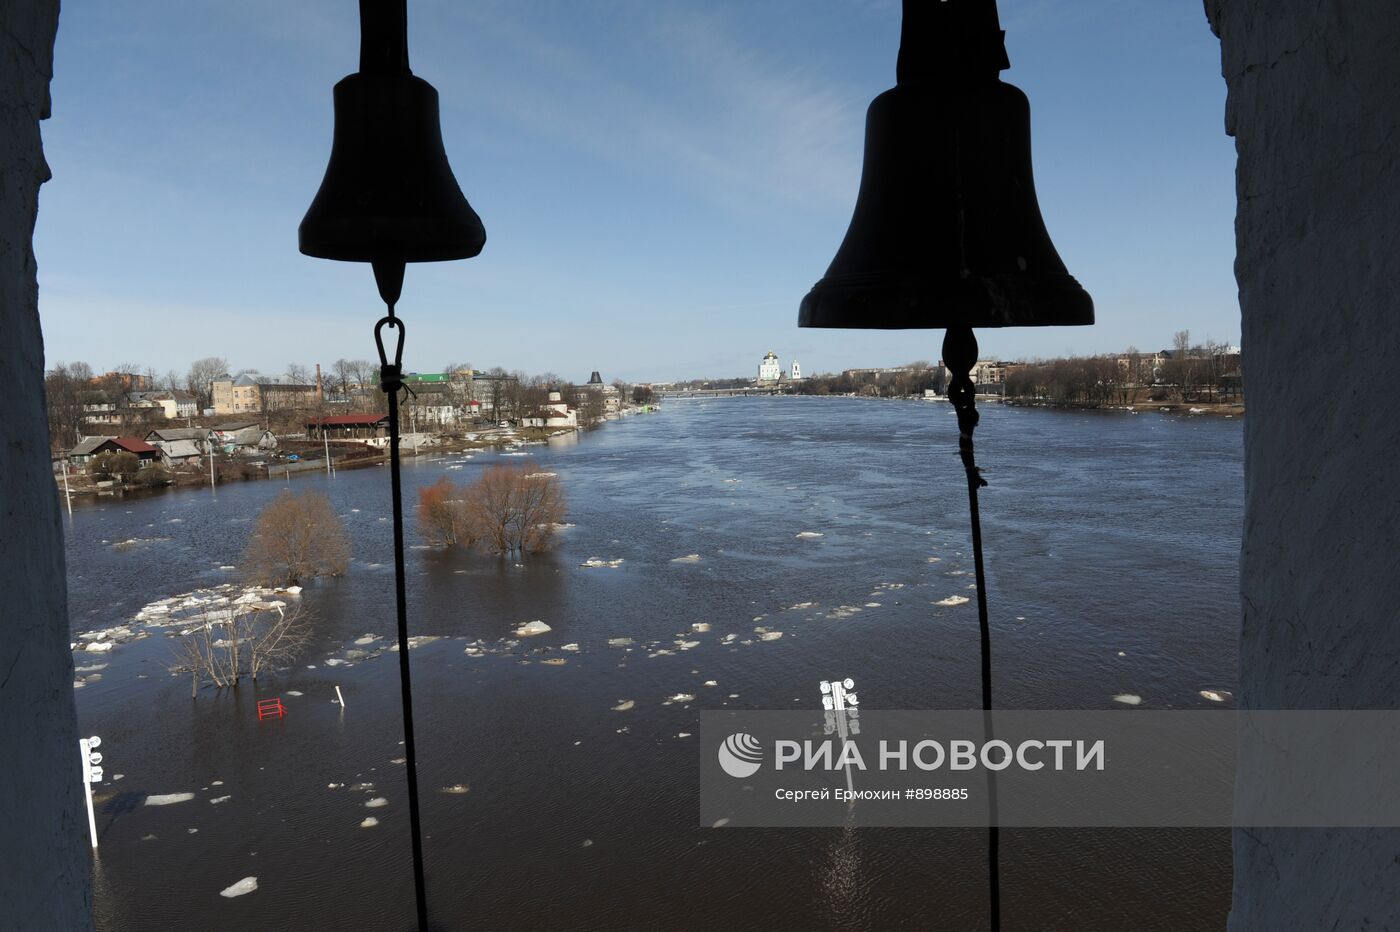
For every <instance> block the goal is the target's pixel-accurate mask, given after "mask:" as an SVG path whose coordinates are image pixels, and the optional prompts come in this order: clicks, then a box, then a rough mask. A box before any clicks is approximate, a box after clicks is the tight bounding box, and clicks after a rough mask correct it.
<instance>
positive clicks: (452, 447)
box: [54, 405, 659, 501]
mask: <svg viewBox="0 0 1400 932" xmlns="http://www.w3.org/2000/svg"><path fill="white" fill-rule="evenodd" d="M642 410H646V411H648V412H651V411H656V410H659V406H655V405H653V406H648V407H647V408H646V409H638V408H624V409H622V410H620V411H618V412H615V413H611V414H608V415H605V416H604V417H603V419H602V420H600V421H599V422H598V423H597V424H596V425H593V426H592V427H587V428H585V427H571V428H566V429H562V430H561V429H550V428H540V427H499V426H493V427H483V428H481V429H480V430H469V431H464V432H461V433H456V432H454V433H446V434H436V433H432V432H430V431H419V432H417V433H414V434H407V435H405V436H403V437H402V438H401V439H400V453H401V455H402V456H403V457H404V458H405V459H408V458H416V457H431V456H443V455H463V454H465V455H468V456H470V455H471V454H473V453H478V452H493V451H495V452H501V451H505V453H506V454H507V455H509V454H510V453H513V452H519V451H520V450H521V449H522V448H523V447H527V446H541V445H545V444H548V443H551V442H553V441H557V440H559V439H561V438H568V437H577V436H578V435H581V434H583V433H585V432H587V431H591V430H595V429H597V428H598V427H602V426H603V425H604V424H606V423H607V422H609V421H613V420H617V419H619V418H622V417H625V416H627V415H630V414H636V413H640V412H641V411H642ZM327 449H329V451H330V454H331V455H330V466H329V469H328V468H327V464H326V454H325V451H326V450H327ZM387 459H388V439H387V438H378V439H377V440H376V441H371V442H355V443H351V442H346V441H338V442H335V443H332V444H331V445H330V446H329V448H327V447H326V446H325V445H323V444H322V443H319V442H316V441H311V440H306V439H305V438H304V437H302V436H300V435H298V436H294V437H284V438H279V446H278V448H277V449H276V450H274V451H269V452H266V453H263V454H259V455H255V456H254V455H250V456H244V457H239V456H224V457H222V458H219V459H217V460H216V462H215V475H214V480H213V482H214V485H215V487H218V486H220V485H228V484H236V483H242V482H252V481H256V480H267V479H276V480H279V481H290V480H291V478H292V477H294V476H306V475H315V474H322V473H327V472H332V471H333V472H341V471H347V470H354V469H361V468H364V467H367V466H380V465H383V464H384V463H385V462H386V461H387ZM56 465H57V464H56ZM161 471H162V472H163V473H164V477H163V481H155V482H152V481H149V480H147V479H146V477H144V476H143V475H142V473H140V472H138V473H137V476H136V477H135V479H134V480H133V481H129V482H126V483H122V482H121V481H118V480H115V479H108V480H98V479H96V478H95V477H94V476H92V475H89V474H88V473H85V472H78V471H76V470H74V471H70V472H69V474H68V475H67V477H66V480H67V481H66V482H65V476H64V475H63V473H62V472H61V471H60V472H56V473H55V475H54V482H55V484H56V486H57V488H58V493H59V495H60V496H64V495H66V496H71V497H72V498H75V499H78V500H80V501H93V500H100V499H105V498H118V497H124V496H128V495H140V496H146V495H150V494H153V493H157V494H158V493H161V492H165V491H168V490H172V489H207V488H209V486H210V475H209V467H208V463H207V460H206V461H205V463H204V465H201V466H182V467H176V468H174V469H168V470H167V469H164V468H163V467H162V469H161Z"/></svg>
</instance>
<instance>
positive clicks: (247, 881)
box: [219, 877, 258, 899]
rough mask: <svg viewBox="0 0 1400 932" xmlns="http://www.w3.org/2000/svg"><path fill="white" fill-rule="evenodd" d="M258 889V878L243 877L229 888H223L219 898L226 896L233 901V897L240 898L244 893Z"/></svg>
mask: <svg viewBox="0 0 1400 932" xmlns="http://www.w3.org/2000/svg"><path fill="white" fill-rule="evenodd" d="M257 888H258V878H256V877H244V878H243V879H242V880H240V881H238V883H236V884H234V885H233V886H231V887H225V888H224V889H222V890H220V891H219V896H226V897H228V898H229V899H233V898H234V897H235V896H242V895H243V894H245V893H252V892H253V891H254V890H256V889H257Z"/></svg>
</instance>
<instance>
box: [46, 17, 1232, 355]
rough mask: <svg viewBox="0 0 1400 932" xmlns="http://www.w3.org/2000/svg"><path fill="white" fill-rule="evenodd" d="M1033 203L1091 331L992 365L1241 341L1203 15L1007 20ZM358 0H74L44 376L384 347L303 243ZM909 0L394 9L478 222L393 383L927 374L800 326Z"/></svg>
mask: <svg viewBox="0 0 1400 932" xmlns="http://www.w3.org/2000/svg"><path fill="white" fill-rule="evenodd" d="M1000 7H1001V16H1002V25H1003V27H1004V28H1005V29H1006V30H1007V49H1008V52H1009V54H1010V57H1011V63H1012V67H1011V70H1010V71H1008V72H1005V73H1004V74H1003V79H1004V80H1006V81H1008V82H1010V83H1013V84H1015V85H1017V86H1018V87H1020V88H1021V89H1022V90H1024V91H1025V92H1026V94H1027V95H1028V96H1029V97H1030V100H1031V119H1032V133H1033V137H1032V141H1033V146H1034V157H1035V174H1036V186H1037V190H1038V193H1039V197H1040V203H1041V209H1042V211H1043V213H1044V215H1045V219H1046V223H1047V226H1048V227H1049V229H1050V232H1051V235H1052V237H1053V238H1054V241H1055V244H1056V246H1057V247H1058V249H1059V251H1060V254H1061V256H1062V257H1063V258H1064V260H1065V263H1066V265H1068V267H1069V269H1070V272H1071V273H1072V274H1074V275H1075V276H1076V277H1077V278H1078V279H1079V280H1080V282H1081V283H1083V284H1084V285H1085V287H1087V288H1088V289H1089V291H1090V292H1091V293H1092V294H1093V296H1094V299H1095V303H1096V307H1097V315H1098V321H1099V323H1098V324H1096V325H1095V326H1094V327H1091V328H1054V329H1018V330H999V331H982V332H981V333H980V340H981V345H982V349H983V352H984V354H987V355H996V356H1001V357H1002V358H1019V357H1033V356H1054V355H1063V354H1070V353H1094V352H1106V351H1115V350H1120V349H1122V348H1124V347H1126V346H1128V345H1130V344H1133V345H1137V346H1138V347H1140V348H1142V349H1148V348H1161V347H1165V346H1168V345H1170V341H1171V335H1172V333H1173V332H1174V331H1177V330H1181V329H1189V330H1190V331H1191V332H1192V335H1193V337H1194V338H1197V339H1201V338H1204V337H1207V336H1209V337H1212V338H1214V339H1217V340H1225V341H1229V342H1237V341H1238V335H1239V310H1238V305H1237V302H1236V287H1235V282H1234V277H1233V272H1232V263H1233V259H1234V233H1233V220H1234V146H1233V143H1232V141H1231V140H1230V139H1228V138H1227V137H1226V136H1225V134H1224V101H1225V86H1224V82H1223V81H1222V79H1221V77H1220V62H1219V44H1218V42H1217V41H1216V40H1215V39H1214V37H1213V36H1212V35H1211V33H1210V31H1209V29H1208V27H1207V25H1206V21H1205V16H1204V14H1203V12H1202V8H1201V4H1200V2H1199V0H1001V4H1000ZM357 14H358V6H357V4H356V3H355V2H353V0H295V2H287V0H239V2H236V3H227V2H220V3H215V2H210V0H183V2H179V3H172V2H168V0H166V2H156V0H131V2H123V3H120V4H114V3H107V2H101V0H66V2H65V3H64V6H63V12H62V18H61V21H60V25H59V33H58V46H57V50H56V56H55V57H56V61H55V75H54V81H53V118H52V119H50V120H49V121H48V122H47V123H46V124H45V125H44V139H45V148H46V152H47V156H48V160H49V163H50V165H51V166H52V169H53V174H54V178H53V180H52V181H50V182H49V183H48V184H47V185H45V187H44V189H43V191H42V192H41V196H40V211H39V224H38V231H37V234H36V251H37V254H38V261H39V282H40V289H41V290H40V310H41V314H42V316H43V319H44V331H45V340H46V344H47V354H48V360H49V362H50V363H53V362H55V361H58V360H74V359H82V360H85V361H87V362H89V363H91V364H92V365H93V366H94V367H95V368H97V369H98V370H99V371H101V370H105V369H107V368H110V367H113V366H116V365H118V364H120V363H124V362H132V363H138V364H140V365H141V366H142V367H143V368H144V367H147V366H149V367H152V368H154V369H155V370H157V371H158V372H161V373H164V372H166V371H167V370H171V369H174V370H177V371H181V372H183V371H184V370H185V369H186V368H187V366H188V364H189V362H190V361H191V360H192V359H195V358H198V357H201V356H208V355H219V356H226V357H228V359H229V361H230V363H231V365H232V366H233V367H234V368H245V367H246V368H260V369H262V370H264V371H268V372H278V371H281V370H282V369H283V368H285V366H286V365H287V364H289V363H302V364H307V365H310V364H314V363H317V362H320V363H321V364H322V365H329V364H330V363H331V362H333V361H334V360H335V359H336V358H338V357H342V356H343V357H351V358H355V357H359V358H370V357H372V356H373V355H374V350H373V341H372V336H371V328H372V326H373V323H374V321H375V320H376V319H377V318H378V316H379V315H380V313H381V308H380V307H379V306H378V305H377V298H376V292H375V289H374V283H373V277H372V275H371V274H370V271H369V269H368V267H366V266H363V265H359V264H348V263H337V262H325V261H320V260H313V259H309V258H306V257H304V256H302V255H301V254H300V253H298V252H297V245H296V228H297V224H298V223H299V222H300V220H301V216H302V214H303V213H304V212H305V210H306V207H307V205H308V204H309V203H310V201H311V198H312V196H313V195H314V194H315V192H316V189H317V186H318V185H319V183H320V180H321V176H322V173H323V172H324V170H325V164H326V157H327V155H328V154H329V151H330V139H331V122H332V112H331V86H332V85H333V84H334V83H335V82H336V81H337V80H339V79H340V78H341V77H342V76H344V75H345V74H348V73H350V72H352V71H354V70H355V68H356V67H357V62H358V48H359V28H358V21H357ZM898 36H899V4H898V2H895V0H736V2H729V0H687V2H682V0H637V2H626V0H616V2H611V0H572V2H563V0H557V2H547V0H410V3H409V49H410V58H411V62H412V65H413V69H414V72H415V73H416V74H418V75H419V76H420V77H423V78H425V79H426V80H428V81H429V82H431V83H432V84H433V85H434V86H435V87H437V89H438V91H439V93H440V94H441V97H442V122H443V134H444V137H445V140H446V144H447V150H448V155H449V156H450V158H451V160H452V164H453V168H454V170H455V172H456V175H457V179H458V181H459V182H460V184H461V186H462V190H463V192H464V193H465V194H466V195H467V198H468V199H469V200H470V201H471V203H472V205H473V206H474V207H475V208H476V210H477V212H478V213H479V214H480V215H481V217H482V220H483V221H484V223H485V225H486V230H487V236H488V240H487V244H486V249H485V250H484V251H483V253H482V255H481V256H480V257H478V258H476V259H473V260H469V261H466V262H456V263H434V264H423V265H413V266H410V267H409V270H408V276H407V280H406V284H405V287H404V296H403V300H402V302H401V304H400V308H399V310H400V313H401V314H402V316H403V317H404V318H405V319H406V321H407V323H408V330H407V333H408V342H407V347H406V350H405V356H404V362H405V365H406V366H407V367H408V368H410V369H416V370H419V371H434V370H436V369H438V368H440V367H441V366H442V365H444V364H446V363H449V362H470V363H472V364H473V365H476V366H478V367H482V368H485V367H490V366H494V365H500V366H504V367H506V368H507V369H523V370H525V371H527V372H542V371H552V372H556V373H559V374H560V375H562V376H564V377H566V378H571V379H579V380H581V379H584V378H586V377H587V375H588V372H589V371H590V370H592V369H599V370H601V371H602V373H603V375H604V377H605V378H607V379H613V378H624V379H628V380H644V379H672V378H689V377H707V376H708V377H719V376H730V375H740V374H744V375H752V374H753V372H754V370H755V368H756V366H757V363H758V360H759V358H760V357H761V356H762V355H763V353H764V352H765V351H767V350H770V349H772V350H775V351H776V352H778V354H779V355H780V357H781V358H782V360H783V362H784V365H785V366H786V365H787V364H788V363H789V362H790V361H791V359H792V358H794V357H796V358H798V359H800V360H801V361H802V364H803V368H804V370H806V371H807V372H818V371H829V370H836V369H840V368H845V367H848V366H872V365H893V364H896V363H900V362H906V361H908V360H910V359H917V358H926V359H932V358H936V357H937V356H938V347H939V344H940V341H941V338H942V337H941V333H939V332H937V331H904V332H893V333H890V332H876V331H822V330H799V329H798V328H797V326H796V320H797V306H798V303H799V302H800V300H801V299H802V296H803V295H804V294H805V293H806V291H807V289H808V288H810V287H811V285H812V284H813V282H815V281H816V280H817V279H818V278H820V277H821V275H822V273H823V272H824V271H825V270H826V266H827V264H828V263H829V262H830V261H831V257H832V256H833V254H834V253H835V250H836V247H837V246H838V245H839V244H840V242H841V238H842V236H843V235H844V233H845V230H846V225H847V223H848V221H849V219H850V214H851V207H852V204H853V202H854V198H855V193H856V187H857V184H858V182H859V179H860V168H861V146H862V142H863V134H864V114H865V108H866V106H867V105H868V103H869V101H870V99H871V98H873V97H874V96H875V95H876V94H878V93H880V92H881V91H883V90H884V89H885V88H887V87H889V86H891V85H892V84H893V82H894V62H895V54H896V51H897V46H898Z"/></svg>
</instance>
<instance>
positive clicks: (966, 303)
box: [797, 273, 1094, 330]
mask: <svg viewBox="0 0 1400 932" xmlns="http://www.w3.org/2000/svg"><path fill="white" fill-rule="evenodd" d="M1038 308H1041V309H1044V310H1039V311H1038V310H1037V309H1038ZM1093 323H1094V299H1093V298H1092V297H1091V296H1090V294H1089V293H1088V292H1087V291H1085V290H1084V287H1083V286H1082V285H1080V283H1079V281H1078V280H1077V279H1076V278H1075V277H1074V276H1073V275H1070V274H1069V273H1063V274H1060V273H1042V274H1039V275H1034V276H1027V275H1025V274H1011V273H1002V274H991V275H981V276H971V277H969V278H967V279H960V280H957V281H954V282H951V283H947V284H945V283H941V282H930V281H928V280H927V279H922V278H907V277H892V276H890V275H882V274H879V273H865V274H857V275H842V276H840V277H828V278H824V279H822V280H821V281H819V282H817V283H816V285H814V286H813V287H812V290H811V291H809V292H808V293H807V295H806V296H805V297H804V298H803V299H802V304H801V306H800V307H799V309H798V313H797V325H798V326H799V327H807V328H814V329H827V330H945V329H947V328H949V327H973V328H979V329H985V328H992V329H996V328H1003V327H1087V326H1091V325H1092V324H1093Z"/></svg>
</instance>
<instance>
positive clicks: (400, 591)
mask: <svg viewBox="0 0 1400 932" xmlns="http://www.w3.org/2000/svg"><path fill="white" fill-rule="evenodd" d="M399 268H400V270H402V265H400V267H399ZM378 273H379V270H378V269H376V275H377V274H378ZM399 274H400V277H402V274H403V273H402V271H400V273H399ZM387 303H388V308H389V312H388V315H387V316H385V317H382V318H380V320H379V322H378V323H377V324H375V325H374V342H375V344H376V345H377V346H378V347H379V363H380V367H379V387H380V389H381V390H382V391H383V392H384V394H385V395H387V396H388V399H389V489H390V497H391V498H392V500H393V515H394V604H395V608H396V609H397V613H398V636H399V689H400V692H401V694H402V699H403V748H404V765H405V769H406V770H407V775H408V824H409V830H410V836H411V838H412V844H413V894H414V898H415V900H416V903H417V908H418V930H419V932H428V892H427V883H426V880H425V877H424V872H423V829H422V823H421V820H420V819H419V815H418V753H417V751H416V750H415V748H414V742H413V685H412V679H411V678H410V676H409V669H408V647H409V644H408V595H407V585H406V583H405V575H406V572H405V566H404V555H403V484H402V481H401V478H400V471H399V390H400V389H402V388H403V339H404V326H403V321H401V320H399V319H398V318H397V317H395V316H394V304H393V302H392V301H388V302H387ZM385 327H389V328H390V329H393V330H397V331H398V347H397V349H396V350H395V352H394V361H393V362H392V363H391V362H389V357H388V355H387V354H386V353H385V352H384V338H383V329H384V328H385Z"/></svg>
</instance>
